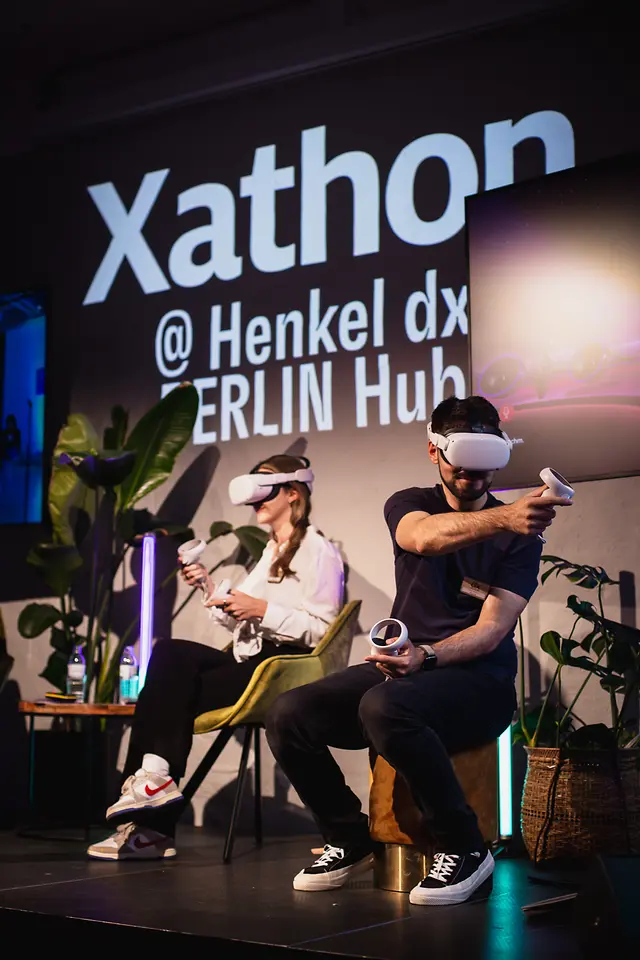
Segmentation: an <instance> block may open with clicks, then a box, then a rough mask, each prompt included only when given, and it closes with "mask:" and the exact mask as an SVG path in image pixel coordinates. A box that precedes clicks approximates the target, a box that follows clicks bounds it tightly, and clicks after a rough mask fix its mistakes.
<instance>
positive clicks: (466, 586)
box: [460, 577, 491, 600]
mask: <svg viewBox="0 0 640 960" xmlns="http://www.w3.org/2000/svg"><path fill="white" fill-rule="evenodd" d="M490 590H491V586H490V584H488V583H481V581H480V580H472V579H471V578H470V577H465V578H464V580H463V581H462V586H461V587H460V593H464V594H466V595H467V596H468V597H473V598H474V600H486V599H487V597H488V596H489V591H490Z"/></svg>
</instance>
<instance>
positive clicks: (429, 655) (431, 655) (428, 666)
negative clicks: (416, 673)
mask: <svg viewBox="0 0 640 960" xmlns="http://www.w3.org/2000/svg"><path fill="white" fill-rule="evenodd" d="M420 646H421V647H422V649H423V650H424V660H423V661H422V663H421V664H420V669H421V670H435V668H436V667H437V666H438V655H437V653H436V652H435V650H434V649H433V647H430V646H429V645H428V644H427V643H421V644H420Z"/></svg>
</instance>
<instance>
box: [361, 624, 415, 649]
mask: <svg viewBox="0 0 640 960" xmlns="http://www.w3.org/2000/svg"><path fill="white" fill-rule="evenodd" d="M388 627H396V629H399V630H400V634H399V636H397V637H396V638H395V639H394V640H392V641H391V642H389V641H388V640H386V639H385V636H384V635H385V633H386V632H387V628H388ZM408 640H409V632H408V630H407V628H406V625H405V624H404V623H403V622H402V620H396V619H394V618H389V619H387V620H378V622H377V623H374V625H373V626H372V627H371V630H370V631H369V642H370V643H371V646H372V648H373V651H374V653H379V652H380V651H381V650H384V652H385V653H389V654H392V655H393V656H397V654H398V653H400V651H401V650H402V648H403V647H404V646H405V644H406V643H407V642H408Z"/></svg>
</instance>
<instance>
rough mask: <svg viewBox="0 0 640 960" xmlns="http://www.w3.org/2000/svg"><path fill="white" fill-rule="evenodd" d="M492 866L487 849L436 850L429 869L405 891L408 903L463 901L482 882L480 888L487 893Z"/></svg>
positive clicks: (450, 902)
mask: <svg viewBox="0 0 640 960" xmlns="http://www.w3.org/2000/svg"><path fill="white" fill-rule="evenodd" d="M494 866H495V863H494V859H493V857H492V856H491V854H490V852H489V851H488V850H486V851H482V850H477V851H475V852H473V853H436V854H435V856H434V858H433V866H432V867H431V870H430V871H429V873H428V874H427V876H426V877H425V878H424V880H423V881H422V883H419V884H418V885H417V886H416V887H414V888H413V890H412V891H411V893H410V894H409V903H419V904H421V905H423V906H436V905H442V906H448V905H449V904H452V903H464V902H465V900H468V899H469V897H471V896H472V894H474V893H475V892H476V890H478V888H479V887H482V886H483V884H486V887H483V889H484V890H485V892H486V894H489V893H490V892H491V886H492V883H491V882H489V883H487V881H491V875H492V873H493V868H494ZM481 892H482V891H481ZM478 895H479V894H478Z"/></svg>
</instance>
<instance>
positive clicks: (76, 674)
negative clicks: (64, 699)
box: [67, 643, 87, 703]
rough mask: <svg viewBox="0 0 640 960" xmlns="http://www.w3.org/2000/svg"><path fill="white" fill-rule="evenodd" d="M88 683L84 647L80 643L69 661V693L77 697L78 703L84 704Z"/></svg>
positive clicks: (75, 647)
mask: <svg viewBox="0 0 640 960" xmlns="http://www.w3.org/2000/svg"><path fill="white" fill-rule="evenodd" d="M86 683H87V664H86V661H85V659H84V653H83V652H82V645H81V644H79V643H78V644H76V645H75V646H74V648H73V653H72V654H71V656H70V657H69V660H68V661H67V693H68V694H69V695H70V696H73V697H75V698H76V700H77V702H78V703H84V698H85V687H86Z"/></svg>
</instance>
